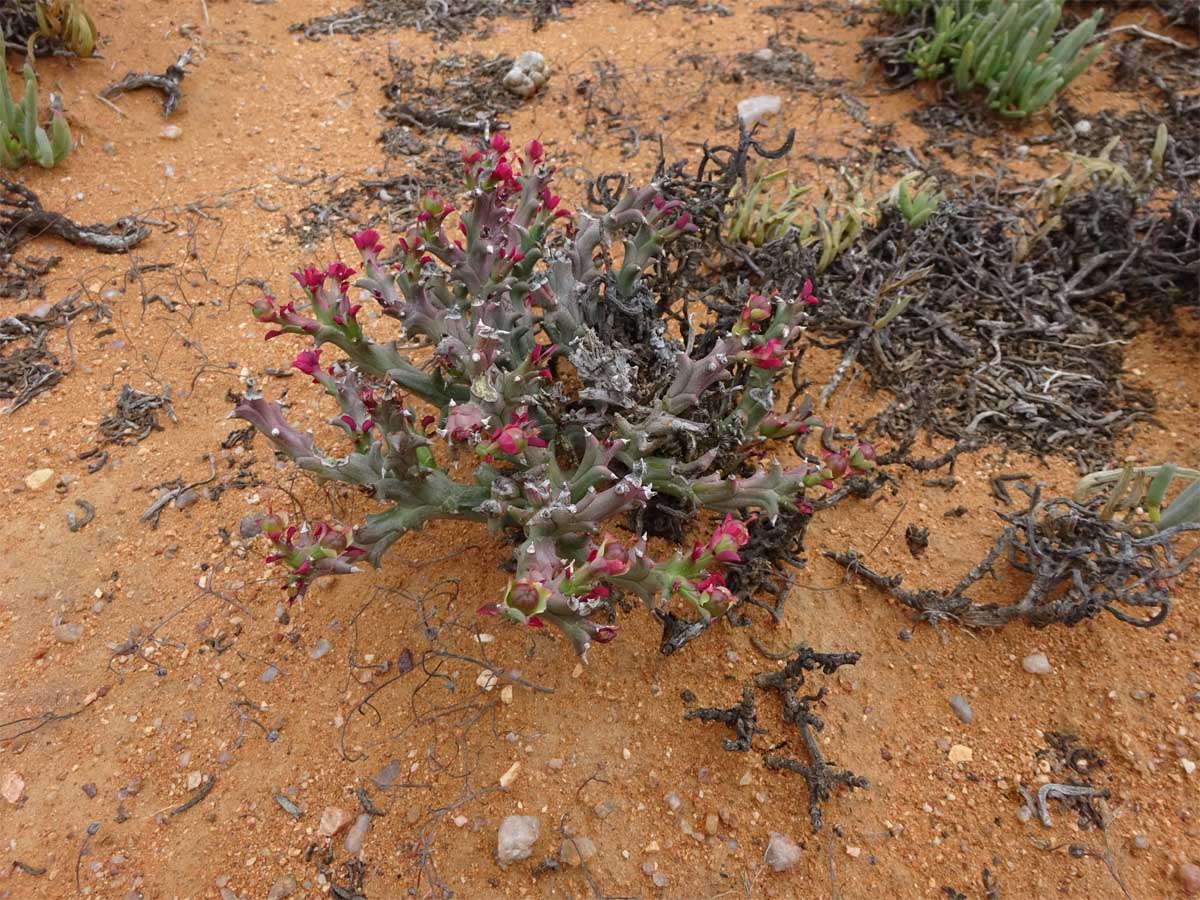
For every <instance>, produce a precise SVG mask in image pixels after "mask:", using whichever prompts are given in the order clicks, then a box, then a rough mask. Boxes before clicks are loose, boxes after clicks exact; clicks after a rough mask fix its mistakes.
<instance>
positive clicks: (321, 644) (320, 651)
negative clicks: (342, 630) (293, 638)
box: [308, 638, 333, 659]
mask: <svg viewBox="0 0 1200 900" xmlns="http://www.w3.org/2000/svg"><path fill="white" fill-rule="evenodd" d="M332 649H333V644H331V643H329V641H327V640H325V638H321V640H319V641H317V643H316V645H315V646H314V647H313V648H312V649H311V650H309V651H308V658H309V659H320V658H321V657H322V656H324V655H325V654H326V653H328V652H329V651H330V650H332Z"/></svg>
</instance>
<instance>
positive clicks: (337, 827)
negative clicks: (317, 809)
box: [317, 806, 354, 837]
mask: <svg viewBox="0 0 1200 900" xmlns="http://www.w3.org/2000/svg"><path fill="white" fill-rule="evenodd" d="M353 819H354V817H353V816H352V815H351V814H350V813H348V812H346V810H344V809H339V808H338V807H336V806H327V807H325V812H323V813H321V824H320V825H318V826H317V834H319V835H321V837H334V836H335V835H337V834H338V833H339V832H341V831H342V830H343V829H345V828H347V827H348V826H349V825H350V823H351V821H353Z"/></svg>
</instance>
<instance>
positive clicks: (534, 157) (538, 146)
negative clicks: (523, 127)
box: [525, 138, 542, 163]
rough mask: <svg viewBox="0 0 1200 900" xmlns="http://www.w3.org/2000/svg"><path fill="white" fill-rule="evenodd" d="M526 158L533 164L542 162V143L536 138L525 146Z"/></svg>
mask: <svg viewBox="0 0 1200 900" xmlns="http://www.w3.org/2000/svg"><path fill="white" fill-rule="evenodd" d="M525 158H526V159H528V160H529V161H530V162H532V163H537V162H541V161H542V142H541V141H539V140H538V139H537V138H534V139H533V140H532V141H530V142H529V143H528V144H526V145H525Z"/></svg>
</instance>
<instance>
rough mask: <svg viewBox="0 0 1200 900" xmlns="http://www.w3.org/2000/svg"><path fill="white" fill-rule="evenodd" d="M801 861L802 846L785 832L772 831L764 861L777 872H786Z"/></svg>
mask: <svg viewBox="0 0 1200 900" xmlns="http://www.w3.org/2000/svg"><path fill="white" fill-rule="evenodd" d="M799 861H800V847H799V846H797V844H796V842H795V841H793V840H792V839H791V838H790V837H788V836H787V835H785V834H780V833H779V832H778V831H772V832H771V840H770V842H769V843H768V844H767V853H766V855H765V856H764V857H763V862H764V863H766V864H767V865H768V866H770V867H771V868H772V869H773V870H774V871H776V872H786V871H787V870H788V869H790V868H791V867H792V866H794V865H795V864H796V863H798V862H799Z"/></svg>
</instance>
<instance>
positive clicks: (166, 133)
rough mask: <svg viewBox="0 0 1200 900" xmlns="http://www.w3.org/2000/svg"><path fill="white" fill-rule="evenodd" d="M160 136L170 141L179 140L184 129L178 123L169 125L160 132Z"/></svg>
mask: <svg viewBox="0 0 1200 900" xmlns="http://www.w3.org/2000/svg"><path fill="white" fill-rule="evenodd" d="M158 136H159V137H161V138H164V139H166V140H168V141H177V140H179V139H180V138H181V137H183V129H182V128H180V127H179V126H178V125H168V126H167V127H166V128H164V129H163V130H162V131H160V132H159V133H158Z"/></svg>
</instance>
